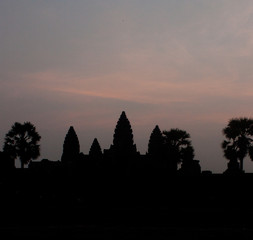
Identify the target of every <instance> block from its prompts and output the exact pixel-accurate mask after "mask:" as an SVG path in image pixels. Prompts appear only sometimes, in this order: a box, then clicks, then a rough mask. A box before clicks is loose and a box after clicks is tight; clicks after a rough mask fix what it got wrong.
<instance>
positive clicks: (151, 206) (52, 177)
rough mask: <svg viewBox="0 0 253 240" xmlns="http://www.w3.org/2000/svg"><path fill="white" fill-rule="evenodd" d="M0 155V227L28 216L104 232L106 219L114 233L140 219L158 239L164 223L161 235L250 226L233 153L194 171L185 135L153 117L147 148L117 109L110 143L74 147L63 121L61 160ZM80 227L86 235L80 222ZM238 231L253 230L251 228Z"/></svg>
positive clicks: (251, 197) (248, 179)
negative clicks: (218, 170)
mask: <svg viewBox="0 0 253 240" xmlns="http://www.w3.org/2000/svg"><path fill="white" fill-rule="evenodd" d="M177 139H180V141H179V142H177V141H176V140H177ZM179 143H180V144H179ZM0 161H1V165H0V187H1V188H0V190H1V196H2V197H1V198H0V206H1V207H2V220H1V222H0V234H1V224H2V226H5V227H6V228H5V229H11V228H10V226H16V228H17V226H19V227H20V226H21V227H23V228H24V229H25V226H26V224H25V221H24V220H26V221H27V220H28V219H33V221H34V222H33V223H30V224H31V225H32V226H38V225H39V226H42V225H43V226H66V225H68V226H69V225H71V226H80V225H82V226H91V225H92V226H93V225H96V226H98V227H99V228H100V230H99V231H102V230H101V229H104V231H105V232H104V233H103V234H98V232H99V231H97V230H94V229H93V230H90V228H89V231H92V233H93V237H94V238H100V237H104V236H106V237H108V236H110V234H111V233H112V230H109V229H110V228H109V227H108V225H107V224H108V223H110V224H111V226H113V227H112V229H113V231H117V229H121V230H118V231H119V232H118V234H119V235H117V238H120V236H121V235H120V234H121V233H123V234H128V233H129V231H131V230H129V229H135V227H136V229H140V228H141V226H145V227H148V226H149V227H153V228H157V229H158V230H157V231H158V232H156V236H159V237H158V239H159V238H160V237H161V236H160V235H159V234H161V232H163V231H165V230H164V229H163V228H162V226H166V227H167V228H166V229H167V230H166V231H167V232H166V231H165V232H163V233H164V236H163V237H165V238H167V237H169V236H171V235H170V234H172V237H173V236H174V237H175V236H176V235H175V234H178V232H175V231H174V230H173V229H180V228H181V229H183V231H182V237H186V236H188V235H189V234H191V233H189V232H187V231H186V229H195V230H196V231H197V230H198V229H202V230H203V229H204V230H203V231H204V232H203V235H201V234H200V235H199V238H194V239H201V237H206V236H207V235H205V234H204V233H206V234H208V231H209V230H210V229H215V231H218V232H219V231H220V232H219V234H221V229H224V227H225V228H226V229H230V228H233V227H235V228H236V229H239V230H238V231H239V232H237V233H238V237H240V236H241V235H240V234H241V232H240V231H241V229H252V225H251V222H252V220H250V221H246V218H248V217H250V216H251V211H252V207H251V205H252V201H253V194H252V193H251V190H250V189H251V185H252V182H253V175H252V174H246V173H243V172H242V171H238V169H239V166H238V164H235V162H234V161H229V162H228V169H227V170H225V171H224V173H223V174H215V173H212V172H211V171H201V166H200V161H199V160H196V159H194V149H193V146H192V145H191V141H190V135H189V134H188V133H187V132H186V131H182V130H180V129H173V130H171V131H161V130H160V128H159V126H158V125H156V126H154V129H153V130H152V132H151V133H150V138H149V142H148V151H147V153H145V154H140V152H138V150H137V147H136V144H135V143H134V134H133V131H132V127H131V124H130V121H129V120H128V118H127V116H126V113H125V112H124V111H123V112H122V113H121V115H120V117H119V119H118V121H117V124H116V126H115V130H114V133H113V142H112V144H111V145H110V147H109V149H104V150H102V149H101V146H100V144H99V141H98V139H97V138H94V140H93V142H92V143H91V147H90V150H89V152H88V154H84V153H82V152H80V143H79V139H78V135H77V133H76V131H75V129H74V126H70V128H69V129H68V131H67V133H66V136H65V139H64V141H63V151H62V155H61V159H60V160H57V161H55V160H54V161H52V160H48V159H42V160H41V161H36V160H32V161H30V163H29V165H28V168H23V169H21V168H16V167H15V165H14V160H13V159H11V158H10V157H9V156H8V154H7V153H6V152H0ZM44 219H46V220H44ZM213 219H215V221H213ZM251 219H253V218H251ZM129 225H130V226H131V228H128V227H127V226H129ZM122 226H124V228H123V229H122ZM31 228H32V227H31ZM6 231H7V230H6ZM27 231H28V230H27ZM48 231H51V232H50V234H51V235H53V234H55V233H54V232H52V230H48ZM79 231H80V234H83V235H82V236H83V237H84V236H85V237H87V236H88V235H87V234H88V232H89V231H88V232H87V231H86V230H85V228H82V230H80V229H79ZM135 231H137V230H135ZM192 231H193V230H192ZM205 231H206V232H205ZM146 232H147V231H145V233H146ZM63 233H65V232H64V231H63ZM89 234H90V233H89ZM173 234H174V235H173ZM213 234H214V233H213ZM227 234H228V235H229V236H234V234H236V233H234V232H227ZM244 234H246V235H247V234H248V235H247V236H252V231H250V230H249V231H248V232H247V233H245V232H244ZM64 235H65V234H63V235H62V236H64ZM180 236H181V235H180ZM194 236H196V235H194ZM126 238H127V239H133V236H132V235H130V236H129V237H126ZM143 238H145V239H149V237H148V236H146V235H145V236H143ZM136 239H139V238H138V237H136ZM150 239H151V238H150ZM162 239H164V238H162Z"/></svg>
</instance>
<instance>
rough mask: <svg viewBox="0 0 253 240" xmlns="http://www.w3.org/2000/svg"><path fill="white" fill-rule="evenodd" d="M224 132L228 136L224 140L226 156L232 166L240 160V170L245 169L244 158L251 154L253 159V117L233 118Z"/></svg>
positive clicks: (223, 146)
mask: <svg viewBox="0 0 253 240" xmlns="http://www.w3.org/2000/svg"><path fill="white" fill-rule="evenodd" d="M222 133H223V135H224V136H225V138H226V140H224V141H223V142H222V149H223V151H224V156H225V157H226V158H227V159H228V160H229V161H230V165H232V166H236V163H237V162H238V160H239V162H240V170H241V171H243V160H244V158H245V157H246V156H247V155H249V157H250V159H251V160H253V119H250V118H232V119H231V120H229V122H228V125H227V126H226V127H225V128H224V129H223V130H222Z"/></svg>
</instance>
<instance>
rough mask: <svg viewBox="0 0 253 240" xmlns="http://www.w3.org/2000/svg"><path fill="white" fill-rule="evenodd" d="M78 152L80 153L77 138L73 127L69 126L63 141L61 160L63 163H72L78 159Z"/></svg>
mask: <svg viewBox="0 0 253 240" xmlns="http://www.w3.org/2000/svg"><path fill="white" fill-rule="evenodd" d="M79 153H80V145H79V140H78V137H77V134H76V132H75V130H74V127H73V126H71V127H70V128H69V130H68V132H67V134H66V137H65V140H64V143H63V153H62V157H61V161H62V162H63V163H73V162H75V161H76V160H77V159H78V157H79Z"/></svg>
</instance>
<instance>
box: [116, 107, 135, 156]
mask: <svg viewBox="0 0 253 240" xmlns="http://www.w3.org/2000/svg"><path fill="white" fill-rule="evenodd" d="M111 148H112V149H113V152H114V153H116V154H119V155H133V154H135V153H136V145H135V144H134V140H133V131H132V128H131V125H130V122H129V120H128V119H127V116H126V113H125V112H124V111H123V112H122V113H121V115H120V118H119V120H118V122H117V125H116V127H115V130H114V135H113V145H112V146H111Z"/></svg>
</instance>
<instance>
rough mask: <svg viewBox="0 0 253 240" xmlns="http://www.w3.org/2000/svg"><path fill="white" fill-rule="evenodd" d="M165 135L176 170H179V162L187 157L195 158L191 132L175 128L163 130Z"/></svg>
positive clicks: (168, 152) (169, 155)
mask: <svg viewBox="0 0 253 240" xmlns="http://www.w3.org/2000/svg"><path fill="white" fill-rule="evenodd" d="M163 137H164V144H165V148H166V150H167V154H168V158H169V159H170V164H171V166H172V168H174V171H175V170H177V164H178V163H181V162H183V161H184V160H185V159H189V158H191V159H193V158H194V149H193V147H192V145H191V140H190V134H189V133H187V132H186V131H184V130H181V129H178V128H175V129H171V130H170V131H163Z"/></svg>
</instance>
